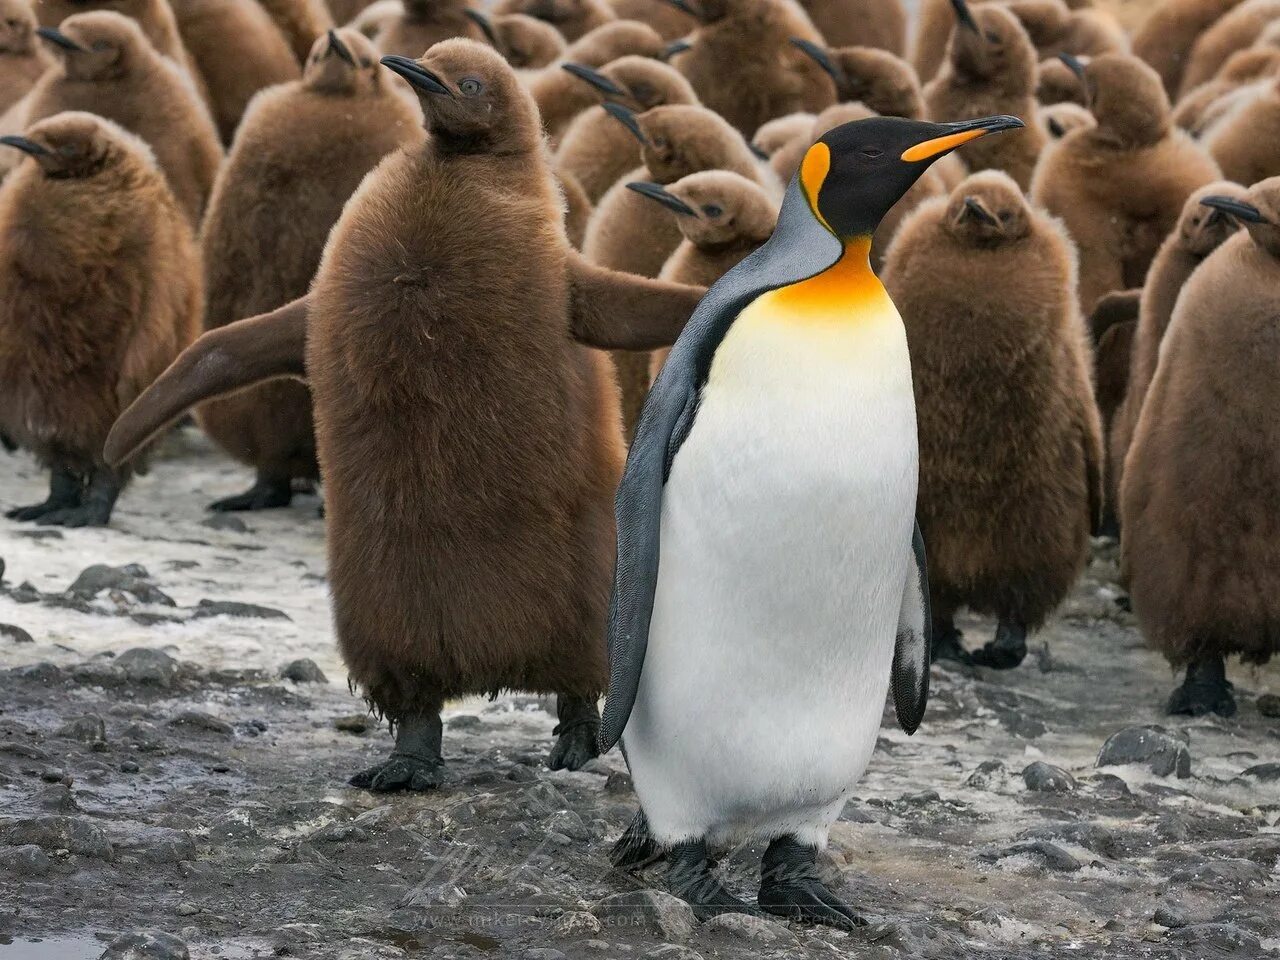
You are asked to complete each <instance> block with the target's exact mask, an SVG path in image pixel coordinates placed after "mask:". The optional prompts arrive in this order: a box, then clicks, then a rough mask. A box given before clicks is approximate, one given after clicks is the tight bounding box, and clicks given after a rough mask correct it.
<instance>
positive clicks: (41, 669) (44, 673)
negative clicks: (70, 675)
mask: <svg viewBox="0 0 1280 960" xmlns="http://www.w3.org/2000/svg"><path fill="white" fill-rule="evenodd" d="M9 676H11V677H13V678H14V679H15V680H22V681H24V682H26V683H38V684H43V685H44V686H52V685H53V684H55V683H61V682H62V678H63V673H62V670H61V669H60V668H59V667H58V665H57V664H54V663H49V662H48V661H41V662H40V663H29V664H26V665H25V666H21V667H14V668H13V669H12V670H10V671H9Z"/></svg>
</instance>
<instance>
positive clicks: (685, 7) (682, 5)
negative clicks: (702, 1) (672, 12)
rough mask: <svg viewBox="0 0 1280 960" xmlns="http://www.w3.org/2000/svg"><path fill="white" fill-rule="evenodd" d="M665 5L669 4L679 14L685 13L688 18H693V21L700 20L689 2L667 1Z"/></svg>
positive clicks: (696, 11)
mask: <svg viewBox="0 0 1280 960" xmlns="http://www.w3.org/2000/svg"><path fill="white" fill-rule="evenodd" d="M667 3H669V4H671V5H672V6H673V7H675V8H676V9H677V10H679V11H680V12H681V13H687V14H688V15H689V16H691V17H693V18H694V19H695V20H701V19H702V17H701V16H700V15H699V13H698V10H697V8H696V7H694V6H693V4H691V3H690V2H689V0H667Z"/></svg>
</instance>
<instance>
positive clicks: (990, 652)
mask: <svg viewBox="0 0 1280 960" xmlns="http://www.w3.org/2000/svg"><path fill="white" fill-rule="evenodd" d="M1026 656H1027V628H1026V627H1025V626H1023V625H1022V624H1021V623H1018V622H1017V621H1016V620H1004V619H1001V621H1000V624H999V625H998V626H997V627H996V637H995V639H994V640H992V641H991V642H990V643H988V644H987V645H986V646H985V647H982V648H981V649H978V650H975V651H973V653H972V654H971V657H972V660H973V662H974V663H975V664H977V665H978V666H980V667H990V668H991V669H992V670H1012V669H1013V668H1014V667H1016V666H1018V664H1020V663H1022V661H1023V660H1024V659H1026Z"/></svg>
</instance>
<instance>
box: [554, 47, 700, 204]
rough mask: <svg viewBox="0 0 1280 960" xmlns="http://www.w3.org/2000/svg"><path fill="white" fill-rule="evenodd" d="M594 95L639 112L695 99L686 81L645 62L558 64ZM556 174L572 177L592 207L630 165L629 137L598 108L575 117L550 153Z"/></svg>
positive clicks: (632, 138)
mask: <svg viewBox="0 0 1280 960" xmlns="http://www.w3.org/2000/svg"><path fill="white" fill-rule="evenodd" d="M564 69H565V70H568V71H570V72H571V73H573V74H574V75H575V76H577V77H578V78H579V79H581V80H582V82H583V83H585V84H588V85H589V86H590V87H591V89H593V90H594V91H596V95H597V96H598V97H599V98H600V99H601V101H602V104H603V103H615V104H621V105H622V106H624V107H626V108H627V109H629V110H631V111H633V112H635V113H644V112H646V111H648V110H652V109H653V108H654V107H661V106H664V105H666V104H694V105H696V104H697V102H698V96H697V94H695V93H694V92H693V87H691V86H689V81H688V80H686V79H685V78H684V77H682V76H681V75H680V74H679V73H678V72H676V71H675V70H674V69H672V68H671V67H669V66H667V65H666V64H665V63H660V62H658V61H657V60H650V59H649V58H647V57H635V56H631V57H622V58H620V59H618V60H615V61H613V63H610V64H607V65H606V66H604V67H603V68H602V69H600V70H599V71H596V70H592V69H591V68H590V67H584V66H581V65H579V64H564ZM555 162H556V169H558V170H564V171H567V172H568V173H570V174H572V175H573V176H574V177H575V178H576V179H577V181H578V182H579V183H580V184H581V185H582V188H583V190H585V191H586V194H587V198H588V199H589V200H590V201H591V203H592V205H594V204H597V203H599V202H600V198H601V197H603V196H604V195H605V193H606V192H607V191H608V190H609V188H610V187H612V186H613V185H614V184H615V183H617V181H618V178H619V177H621V176H622V175H623V174H625V173H626V172H627V171H629V170H634V169H635V166H636V138H635V135H634V134H633V133H632V132H631V131H630V130H629V129H628V128H627V127H626V126H624V125H623V124H620V123H619V122H618V121H617V119H616V118H615V117H614V116H612V115H610V114H609V113H608V112H607V111H606V109H605V107H604V106H603V105H601V106H595V107H590V108H588V109H587V110H584V111H583V112H582V113H580V114H578V116H577V118H576V119H575V120H574V121H573V123H571V124H570V125H569V128H568V129H567V130H565V132H564V136H563V137H562V138H561V140H560V144H559V146H558V147H557V148H556V155H555Z"/></svg>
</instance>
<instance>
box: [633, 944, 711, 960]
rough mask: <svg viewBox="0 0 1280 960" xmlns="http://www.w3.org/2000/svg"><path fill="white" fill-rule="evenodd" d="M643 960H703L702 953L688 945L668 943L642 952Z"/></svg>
mask: <svg viewBox="0 0 1280 960" xmlns="http://www.w3.org/2000/svg"><path fill="white" fill-rule="evenodd" d="M641 957H642V958H643V960H702V954H700V953H699V952H698V951H697V950H690V949H689V948H688V947H681V946H679V945H677V944H674V943H667V944H664V945H663V946H661V947H654V948H653V949H652V950H649V951H647V952H645V953H642V954H641Z"/></svg>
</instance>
